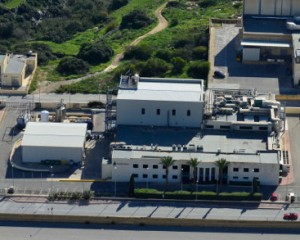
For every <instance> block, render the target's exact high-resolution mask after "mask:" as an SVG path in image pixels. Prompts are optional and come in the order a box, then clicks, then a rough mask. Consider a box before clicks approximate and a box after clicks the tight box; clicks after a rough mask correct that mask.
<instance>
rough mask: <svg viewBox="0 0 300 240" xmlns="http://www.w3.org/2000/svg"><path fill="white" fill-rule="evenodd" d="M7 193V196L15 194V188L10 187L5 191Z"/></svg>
mask: <svg viewBox="0 0 300 240" xmlns="http://www.w3.org/2000/svg"><path fill="white" fill-rule="evenodd" d="M7 193H8V194H14V193H15V188H14V187H13V186H10V187H9V188H8V189H7Z"/></svg>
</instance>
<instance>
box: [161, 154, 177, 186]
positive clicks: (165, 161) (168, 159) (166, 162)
mask: <svg viewBox="0 0 300 240" xmlns="http://www.w3.org/2000/svg"><path fill="white" fill-rule="evenodd" d="M174 163H175V160H174V159H173V158H172V157H163V158H161V159H160V164H162V165H163V167H164V168H165V171H166V172H165V175H166V186H165V191H166V190H167V187H168V178H169V168H170V167H171V166H172V165H173V164H174Z"/></svg>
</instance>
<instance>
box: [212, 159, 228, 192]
mask: <svg viewBox="0 0 300 240" xmlns="http://www.w3.org/2000/svg"><path fill="white" fill-rule="evenodd" d="M215 165H216V166H217V167H218V168H219V178H218V182H219V184H220V191H221V190H222V183H223V171H224V169H225V168H227V167H228V166H229V165H230V162H228V161H227V160H226V159H225V158H220V159H219V160H217V161H215ZM218 193H219V190H218Z"/></svg>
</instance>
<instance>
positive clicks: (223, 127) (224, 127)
mask: <svg viewBox="0 0 300 240" xmlns="http://www.w3.org/2000/svg"><path fill="white" fill-rule="evenodd" d="M229 128H230V126H220V129H229Z"/></svg>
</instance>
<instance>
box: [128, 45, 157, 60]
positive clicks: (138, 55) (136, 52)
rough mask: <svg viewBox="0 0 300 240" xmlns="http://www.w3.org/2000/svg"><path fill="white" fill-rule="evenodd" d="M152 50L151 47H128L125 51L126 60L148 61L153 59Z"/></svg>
mask: <svg viewBox="0 0 300 240" xmlns="http://www.w3.org/2000/svg"><path fill="white" fill-rule="evenodd" d="M151 53H152V48H151V47H150V46H149V45H139V46H132V47H128V48H127V49H126V51H125V54H124V58H125V59H132V58H135V59H138V60H144V61H145V60H148V59H149V58H150V57H151Z"/></svg>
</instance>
